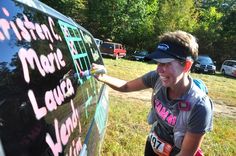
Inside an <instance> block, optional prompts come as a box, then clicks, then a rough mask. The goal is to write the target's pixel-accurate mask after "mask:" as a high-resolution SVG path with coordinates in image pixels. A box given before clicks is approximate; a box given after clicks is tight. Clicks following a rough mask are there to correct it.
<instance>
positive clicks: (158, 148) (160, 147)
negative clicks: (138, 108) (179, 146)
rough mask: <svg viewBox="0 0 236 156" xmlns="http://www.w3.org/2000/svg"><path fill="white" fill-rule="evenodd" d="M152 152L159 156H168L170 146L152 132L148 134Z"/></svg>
mask: <svg viewBox="0 0 236 156" xmlns="http://www.w3.org/2000/svg"><path fill="white" fill-rule="evenodd" d="M149 138H150V140H151V145H152V149H153V151H154V152H155V153H156V154H158V155H159V156H169V155H170V152H171V150H172V146H171V145H170V144H168V143H167V142H165V141H162V140H161V139H160V138H159V137H158V136H157V135H156V134H155V133H154V132H151V133H150V134H149Z"/></svg>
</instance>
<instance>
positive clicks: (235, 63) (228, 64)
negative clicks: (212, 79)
mask: <svg viewBox="0 0 236 156" xmlns="http://www.w3.org/2000/svg"><path fill="white" fill-rule="evenodd" d="M220 71H221V73H222V74H223V75H230V76H234V77H236V60H225V61H224V63H223V64H222V66H221V69H220Z"/></svg>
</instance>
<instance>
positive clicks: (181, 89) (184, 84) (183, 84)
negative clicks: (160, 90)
mask: <svg viewBox="0 0 236 156" xmlns="http://www.w3.org/2000/svg"><path fill="white" fill-rule="evenodd" d="M189 87H190V79H189V77H188V76H185V77H184V78H183V79H181V80H180V81H179V82H178V83H177V84H176V85H175V86H173V87H169V88H168V90H167V93H168V98H169V99H170V100H175V99H178V98H180V97H182V96H183V95H184V94H185V93H186V92H187V91H188V89H189Z"/></svg>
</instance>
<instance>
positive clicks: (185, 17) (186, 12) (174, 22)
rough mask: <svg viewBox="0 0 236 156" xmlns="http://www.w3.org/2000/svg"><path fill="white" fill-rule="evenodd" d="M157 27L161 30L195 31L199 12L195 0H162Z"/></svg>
mask: <svg viewBox="0 0 236 156" xmlns="http://www.w3.org/2000/svg"><path fill="white" fill-rule="evenodd" d="M159 6H160V9H159V10H158V13H157V27H158V29H159V30H160V32H161V33H162V32H166V31H174V30H185V31H188V32H193V31H194V30H195V29H196V26H197V17H198V13H197V12H196V8H195V6H194V1H193V0H181V1H180V0H172V1H165V0H160V2H159Z"/></svg>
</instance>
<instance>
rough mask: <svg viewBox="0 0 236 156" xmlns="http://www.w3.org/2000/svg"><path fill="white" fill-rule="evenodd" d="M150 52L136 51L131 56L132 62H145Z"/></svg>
mask: <svg viewBox="0 0 236 156" xmlns="http://www.w3.org/2000/svg"><path fill="white" fill-rule="evenodd" d="M148 54H149V53H148V51H146V50H141V51H135V52H134V54H132V55H131V59H132V60H137V61H144V59H145V57H146V56H147V55H148Z"/></svg>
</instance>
